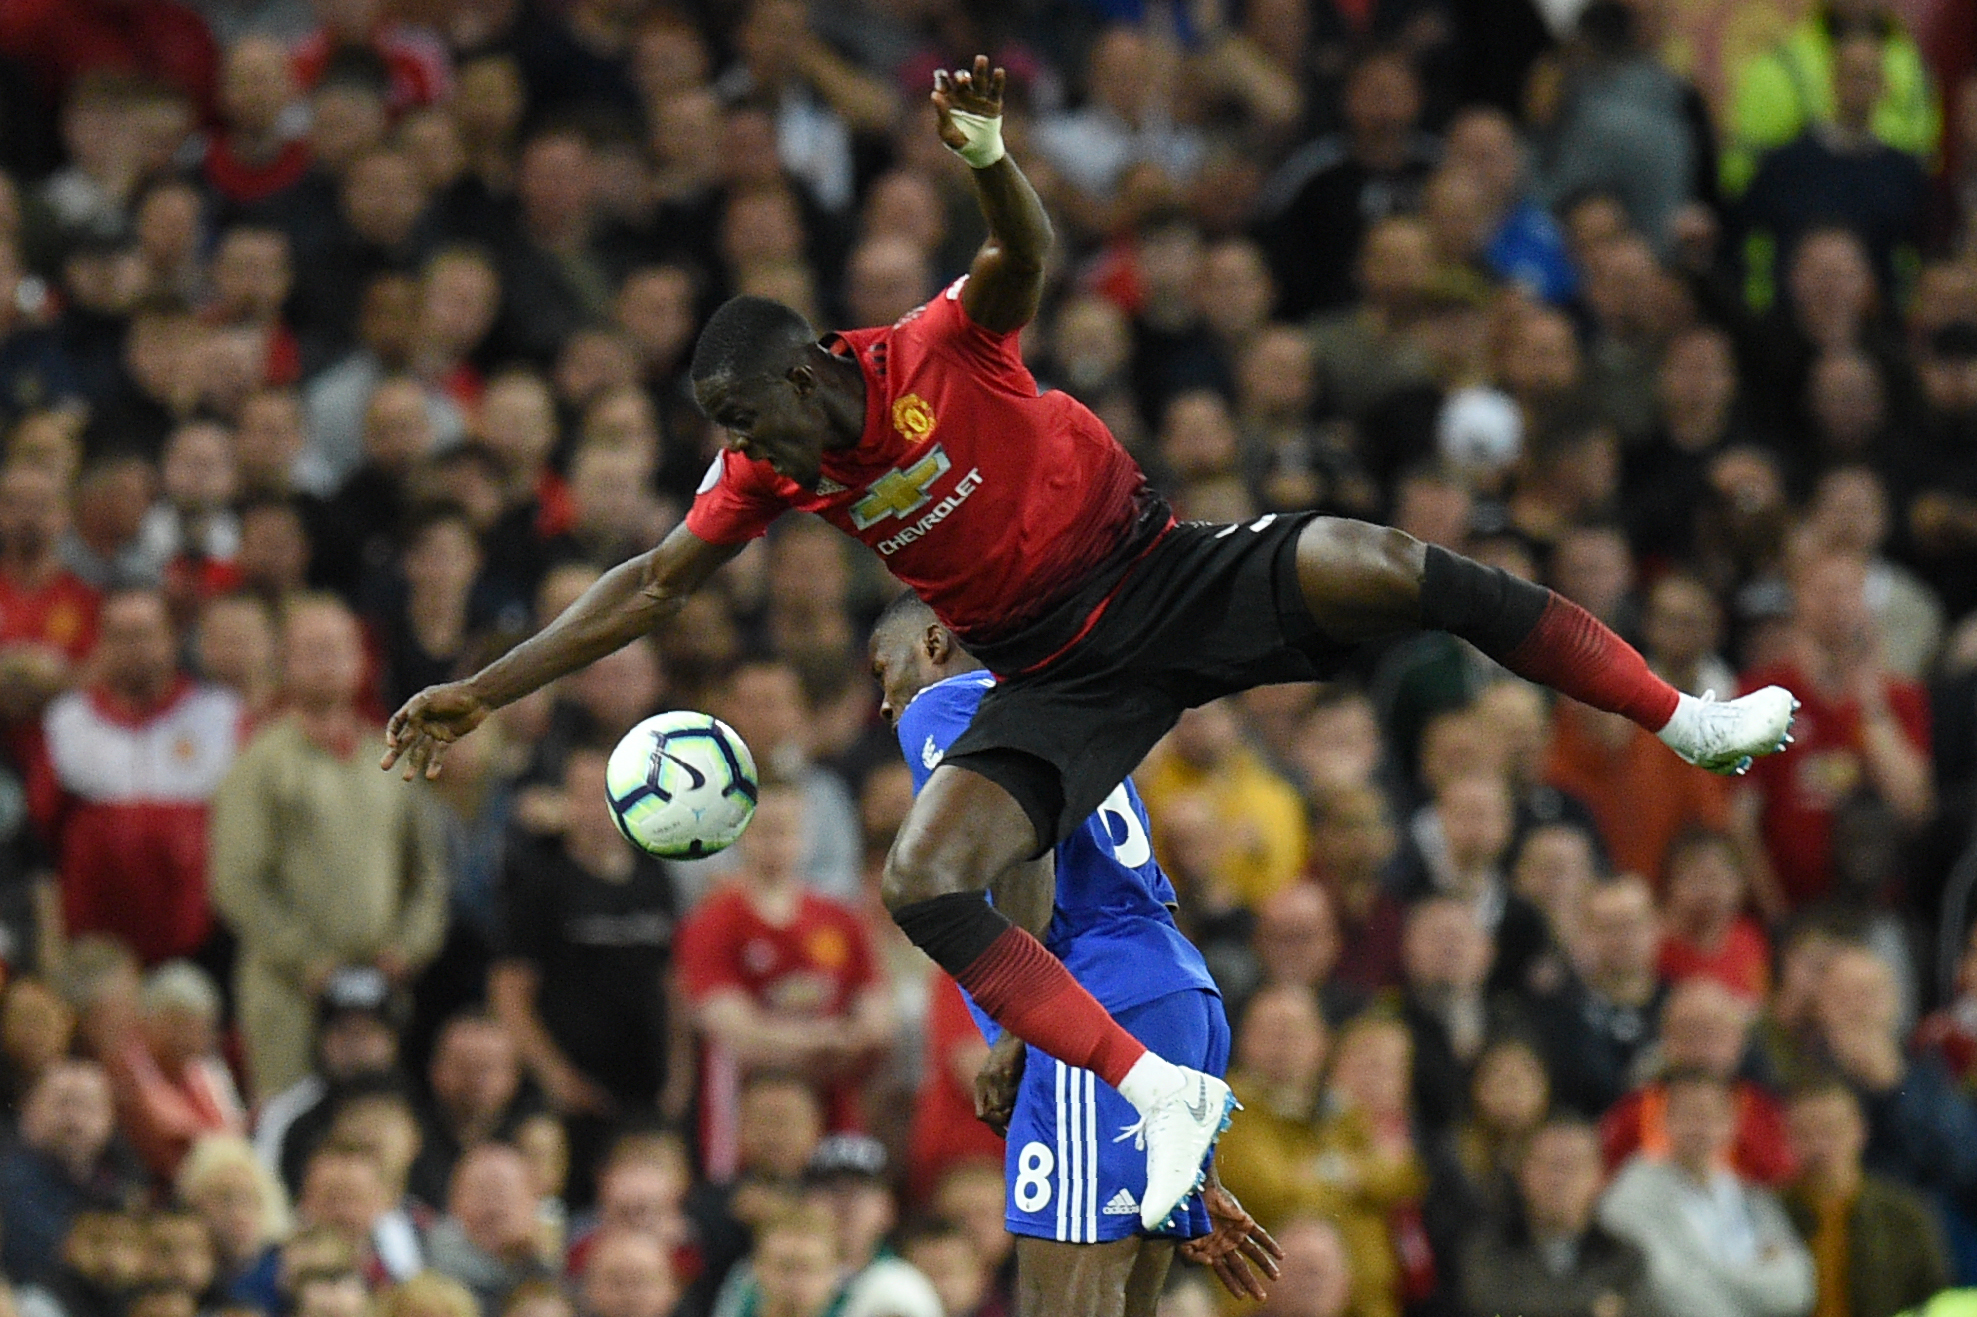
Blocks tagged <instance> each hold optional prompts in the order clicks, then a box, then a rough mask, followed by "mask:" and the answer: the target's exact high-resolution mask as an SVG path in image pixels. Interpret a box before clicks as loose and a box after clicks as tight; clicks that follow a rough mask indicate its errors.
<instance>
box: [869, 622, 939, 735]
mask: <svg viewBox="0 0 1977 1317" xmlns="http://www.w3.org/2000/svg"><path fill="white" fill-rule="evenodd" d="M895 632H896V629H895ZM872 675H873V676H874V677H876V678H877V679H878V683H879V716H880V717H882V718H884V719H885V720H886V726H888V727H895V726H897V725H898V723H899V715H900V714H902V713H904V712H905V711H906V706H907V705H908V704H911V703H912V702H913V697H914V696H915V695H918V694H919V693H920V692H921V691H922V690H924V689H926V687H927V685H928V684H929V683H930V682H931V681H932V674H930V673H928V672H927V671H926V665H925V664H923V663H922V662H921V661H920V654H919V649H918V646H917V645H915V644H914V643H913V638H912V637H910V636H901V635H898V634H896V633H894V634H888V633H887V632H885V631H881V632H880V634H878V635H876V636H873V637H872Z"/></svg>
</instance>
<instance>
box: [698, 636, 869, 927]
mask: <svg viewBox="0 0 1977 1317" xmlns="http://www.w3.org/2000/svg"><path fill="white" fill-rule="evenodd" d="M715 712H716V713H718V714H719V715H720V717H721V718H722V719H723V720H724V721H725V722H726V723H727V724H728V725H729V726H730V727H733V728H734V729H735V730H736V731H737V732H739V733H741V737H742V739H743V740H744V741H746V742H748V744H749V746H750V747H751V748H752V749H753V750H754V751H755V760H756V763H758V764H760V765H762V766H763V768H764V769H765V770H766V771H767V772H768V773H769V774H770V775H771V776H773V777H780V778H783V779H785V780H787V781H789V782H792V783H794V784H796V785H797V786H798V787H799V788H800V790H801V793H802V797H803V818H802V825H801V826H802V830H803V832H802V836H803V850H802V857H801V858H802V868H801V869H800V870H799V873H800V876H801V878H802V881H803V882H804V883H805V884H807V885H808V886H810V887H812V888H814V889H816V890H817V891H819V892H821V893H823V894H824V895H825V896H828V897H830V898H831V899H833V900H836V901H845V902H849V901H852V900H854V899H855V898H856V897H857V894H858V890H859V873H858V811H857V808H856V807H855V806H854V805H853V803H852V799H851V792H850V789H849V788H847V787H846V786H845V784H844V781H843V779H842V778H840V777H839V776H838V775H837V774H836V773H834V772H832V771H831V770H830V769H829V768H826V767H825V766H823V765H821V764H819V763H816V762H815V761H814V758H813V754H814V751H813V748H812V745H811V738H812V737H813V736H814V735H815V734H816V728H815V726H814V721H813V717H812V710H811V709H810V707H809V700H808V698H807V697H806V696H805V694H804V691H803V682H802V678H801V677H800V676H799V675H798V673H797V670H796V668H795V667H794V665H792V664H790V663H787V662H784V661H781V660H759V661H755V662H744V663H740V664H736V665H733V666H731V667H730V668H729V671H728V675H727V679H726V681H725V683H724V684H723V687H722V689H721V692H720V695H719V697H718V699H717V702H716V704H715Z"/></svg>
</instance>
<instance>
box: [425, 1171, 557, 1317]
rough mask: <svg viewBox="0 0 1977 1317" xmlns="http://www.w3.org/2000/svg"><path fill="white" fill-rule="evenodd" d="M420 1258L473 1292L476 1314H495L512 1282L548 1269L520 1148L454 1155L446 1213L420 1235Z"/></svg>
mask: <svg viewBox="0 0 1977 1317" xmlns="http://www.w3.org/2000/svg"><path fill="white" fill-rule="evenodd" d="M426 1260H427V1262H428V1264H429V1265H430V1266H431V1267H432V1269H433V1270H434V1271H437V1272H439V1273H440V1274H441V1275H444V1276H450V1277H452V1278H453V1279H454V1280H457V1281H459V1282H460V1283H461V1284H462V1285H465V1286H466V1287H467V1288H468V1289H469V1290H470V1291H472V1292H473V1295H474V1298H475V1300H476V1301H477V1302H478V1303H479V1305H480V1312H481V1317H499V1314H500V1313H501V1312H502V1310H503V1307H504V1305H505V1304H506V1303H507V1301H508V1296H509V1295H510V1294H511V1293H513V1292H514V1290H515V1287H516V1286H517V1285H520V1284H522V1283H524V1282H525V1281H528V1280H530V1279H534V1278H538V1277H543V1276H547V1275H548V1274H549V1270H548V1268H547V1267H546V1266H545V1265H544V1263H543V1260H542V1256H541V1252H540V1241H539V1240H538V1238H537V1235H536V1216H535V1196H534V1194H533V1193H532V1192H531V1191H530V1187H529V1174H528V1166H527V1164H526V1163H525V1162H524V1161H523V1160H522V1156H521V1154H520V1153H518V1152H516V1151H515V1150H514V1149H513V1148H510V1147H507V1146H505V1145H503V1144H499V1143H483V1144H481V1145H479V1146H478V1147H475V1148H472V1149H470V1150H469V1151H468V1152H467V1153H466V1155H465V1156H463V1157H462V1158H461V1159H460V1161H459V1164H458V1165H456V1166H455V1167H454V1168H453V1185H452V1188H451V1189H450V1190H449V1191H448V1193H447V1199H446V1215H445V1216H443V1217H441V1218H440V1219H439V1220H437V1221H435V1222H434V1223H433V1225H432V1228H431V1230H430V1232H429V1233H428V1234H427V1236H426ZM592 1265H595V1258H593V1259H592Z"/></svg>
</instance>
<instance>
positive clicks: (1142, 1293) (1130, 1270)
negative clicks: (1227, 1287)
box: [1016, 1235, 1174, 1317]
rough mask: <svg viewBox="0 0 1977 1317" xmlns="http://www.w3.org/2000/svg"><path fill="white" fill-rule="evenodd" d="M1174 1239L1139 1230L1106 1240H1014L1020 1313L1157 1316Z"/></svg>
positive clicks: (1037, 1316) (1038, 1316)
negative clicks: (1151, 1236) (1156, 1303)
mask: <svg viewBox="0 0 1977 1317" xmlns="http://www.w3.org/2000/svg"><path fill="white" fill-rule="evenodd" d="M1173 1260H1174V1242H1173V1241H1172V1240H1170V1239H1149V1238H1146V1237H1144V1236H1139V1235H1135V1236H1132V1237H1131V1238H1128V1239H1115V1240H1113V1241H1111V1242H1110V1243H1105V1244H1064V1243H1059V1242H1058V1241H1056V1240H1054V1239H1037V1238H1034V1237H1033V1236H1029V1235H1019V1236H1017V1239H1016V1317H1153V1305H1154V1301H1155V1300H1157V1299H1158V1298H1159V1297H1160V1286H1161V1284H1162V1282H1163V1281H1165V1280H1166V1278H1167V1268H1168V1265H1169V1264H1170V1263H1172V1262H1173Z"/></svg>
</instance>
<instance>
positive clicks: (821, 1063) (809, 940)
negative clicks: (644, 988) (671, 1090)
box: [676, 783, 893, 1180]
mask: <svg viewBox="0 0 1977 1317" xmlns="http://www.w3.org/2000/svg"><path fill="white" fill-rule="evenodd" d="M803 812H804V802H803V794H802V792H801V791H799V790H797V789H796V788H793V787H789V786H785V785H782V784H769V783H765V784H764V785H763V787H762V798H761V800H760V801H759V802H758V803H757V805H756V807H755V819H754V822H753V823H751V824H750V825H749V828H748V831H747V832H746V833H744V834H742V839H741V842H740V843H739V849H740V852H741V861H742V862H741V866H740V868H739V869H738V870H737V871H736V873H735V875H734V877H733V878H731V879H730V880H729V881H728V883H727V884H726V885H724V886H723V887H721V888H720V889H719V890H717V891H716V892H714V893H713V894H712V895H710V896H709V897H708V898H707V899H706V900H705V901H704V902H703V903H702V904H701V906H700V908H699V909H698V910H696V911H694V913H693V915H692V916H691V917H690V918H689V919H688V920H687V921H686V922H685V923H684V924H683V925H681V927H680V932H679V939H678V942H677V947H676V950H677V957H678V964H679V974H680V983H681V985H682V987H683V988H684V990H685V993H686V996H687V999H688V1003H689V1006H690V1009H691V1010H692V1012H693V1019H694V1023H695V1025H696V1026H697V1028H698V1029H699V1032H700V1035H701V1039H702V1041H703V1043H704V1055H705V1057H706V1064H705V1065H704V1066H703V1068H702V1110H703V1130H702V1137H703V1140H704V1146H703V1156H704V1158H705V1161H706V1164H707V1166H708V1172H709V1175H710V1176H711V1177H712V1178H714V1179H717V1180H720V1179H726V1178H727V1177H728V1176H729V1175H730V1174H732V1173H733V1170H734V1166H735V1146H734V1134H733V1122H734V1118H735V1097H734V1094H735V1093H736V1092H737V1091H738V1089H739V1086H740V1085H739V1079H740V1077H741V1076H742V1075H744V1074H746V1073H747V1072H748V1071H750V1070H760V1069H765V1068H767V1069H777V1070H788V1071H792V1072H794V1073H797V1074H801V1075H805V1076H808V1077H811V1078H813V1079H815V1080H817V1081H819V1082H821V1083H822V1084H823V1085H824V1099H825V1111H826V1120H827V1121H828V1123H829V1125H830V1127H831V1128H832V1129H847V1128H856V1126H857V1124H858V1112H857V1099H858V1079H857V1077H858V1074H859V1071H860V1063H861V1062H863V1061H865V1060H868V1059H869V1058H870V1057H871V1056H872V1055H873V1054H874V1053H875V1052H876V1051H878V1050H879V1049H880V1048H883V1047H884V1046H885V1045H886V1044H887V1043H888V1042H889V1041H890V1039H891V1037H892V1032H893V1020H892V1011H891V1006H890V1003H889V1002H888V1001H887V999H886V996H885V992H884V987H883V984H882V982H881V980H880V977H879V973H878V967H877V965H876V963H875V962H874V959H873V955H872V949H871V944H870V943H869V942H868V940H867V938H866V934H865V928H864V925H863V924H862V923H860V922H859V919H858V916H857V915H856V914H855V913H854V912H853V911H851V910H850V909H848V908H846V907H845V906H842V905H840V904H838V903H837V902H836V901H833V900H830V899H829V898H828V897H823V896H819V895H818V894H817V893H816V892H814V891H812V890H811V889H810V888H809V886H808V885H807V884H806V883H805V882H804V880H803V874H802V872H801V869H800V867H799V866H800V864H801V862H802V857H803Z"/></svg>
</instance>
